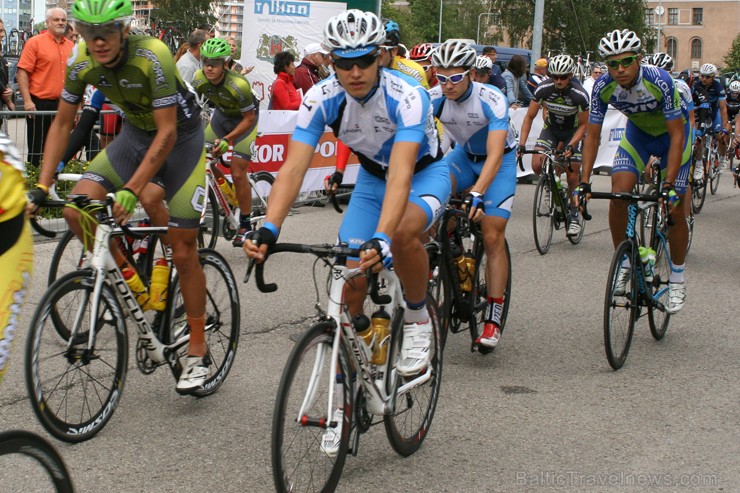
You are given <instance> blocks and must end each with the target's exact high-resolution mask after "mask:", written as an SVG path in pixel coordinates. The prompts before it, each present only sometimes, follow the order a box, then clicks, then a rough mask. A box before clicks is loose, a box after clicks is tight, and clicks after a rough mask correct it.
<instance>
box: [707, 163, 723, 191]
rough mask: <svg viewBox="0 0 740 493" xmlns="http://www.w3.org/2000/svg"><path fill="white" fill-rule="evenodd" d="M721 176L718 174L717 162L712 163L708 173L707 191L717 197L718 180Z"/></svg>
mask: <svg viewBox="0 0 740 493" xmlns="http://www.w3.org/2000/svg"><path fill="white" fill-rule="evenodd" d="M721 176H722V173H720V169H719V166H718V165H717V161H713V162H712V164H711V168H710V171H709V190H710V191H711V192H712V195H717V189H719V179H720V177H721Z"/></svg>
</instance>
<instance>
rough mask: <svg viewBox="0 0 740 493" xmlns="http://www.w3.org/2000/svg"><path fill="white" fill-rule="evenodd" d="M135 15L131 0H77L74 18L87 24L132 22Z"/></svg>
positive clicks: (73, 10) (74, 5)
mask: <svg viewBox="0 0 740 493" xmlns="http://www.w3.org/2000/svg"><path fill="white" fill-rule="evenodd" d="M133 13H134V8H133V6H132V5H131V0H76V1H75V3H74V4H73V5H72V17H74V18H75V19H76V20H77V21H78V22H83V23H85V24H108V23H110V22H115V21H130V20H131V16H132V15H133Z"/></svg>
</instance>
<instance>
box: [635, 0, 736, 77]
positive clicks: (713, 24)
mask: <svg viewBox="0 0 740 493" xmlns="http://www.w3.org/2000/svg"><path fill="white" fill-rule="evenodd" d="M646 6H647V7H646V10H645V20H646V22H647V24H649V25H651V26H653V27H655V28H656V29H657V30H659V32H660V38H659V40H658V46H657V47H646V50H647V51H649V52H653V51H664V52H666V53H668V54H669V55H671V56H672V57H673V59H674V60H675V66H674V69H675V70H677V71H678V70H684V69H687V68H690V69H692V70H698V69H699V67H701V66H702V64H704V63H713V64H714V65H716V66H717V67H720V68H722V67H724V65H725V63H724V61H723V58H724V57H725V55H727V53H728V52H729V51H730V48H731V47H732V42H733V40H734V39H735V37H736V36H737V35H738V33H739V32H740V0H694V1H692V2H687V1H680V0H654V1H648V2H646Z"/></svg>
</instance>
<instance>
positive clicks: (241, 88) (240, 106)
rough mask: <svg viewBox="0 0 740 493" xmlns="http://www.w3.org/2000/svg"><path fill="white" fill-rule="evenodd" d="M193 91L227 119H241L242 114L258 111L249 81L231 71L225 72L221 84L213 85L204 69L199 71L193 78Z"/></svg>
mask: <svg viewBox="0 0 740 493" xmlns="http://www.w3.org/2000/svg"><path fill="white" fill-rule="evenodd" d="M193 89H195V92H197V93H198V94H199V95H201V96H205V97H206V98H207V99H208V101H210V102H211V103H212V104H213V105H215V106H216V107H218V109H220V110H221V112H222V113H223V114H224V115H225V116H227V117H240V116H241V115H242V113H247V112H249V111H252V110H254V109H256V104H255V99H254V94H253V93H252V86H250V85H249V81H247V79H245V78H244V77H242V76H241V75H239V74H237V73H235V72H232V71H231V70H224V78H223V80H222V81H221V82H220V83H219V84H213V83H212V82H210V81H209V80H208V79H207V78H206V76H205V74H204V73H203V70H202V69H201V70H198V71H197V72H195V76H194V77H193Z"/></svg>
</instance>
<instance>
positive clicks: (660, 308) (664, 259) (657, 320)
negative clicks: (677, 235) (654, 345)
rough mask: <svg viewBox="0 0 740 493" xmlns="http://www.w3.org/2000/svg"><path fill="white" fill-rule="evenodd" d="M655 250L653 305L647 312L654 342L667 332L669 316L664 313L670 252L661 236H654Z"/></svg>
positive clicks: (669, 269)
mask: <svg viewBox="0 0 740 493" xmlns="http://www.w3.org/2000/svg"><path fill="white" fill-rule="evenodd" d="M652 248H653V250H655V265H654V266H653V282H652V283H651V285H652V287H651V294H652V297H653V304H652V305H651V306H650V307H649V310H648V322H649V324H650V333H651V334H652V335H653V337H654V338H655V339H656V340H660V339H662V338H663V336H664V335H665V332H666V330H668V323H669V322H670V320H671V315H670V314H669V313H668V312H666V311H665V305H667V304H668V278H669V277H670V275H671V259H670V251H669V250H667V242H666V240H665V238H664V237H663V235H662V234H656V237H655V239H654V240H653V243H652Z"/></svg>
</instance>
